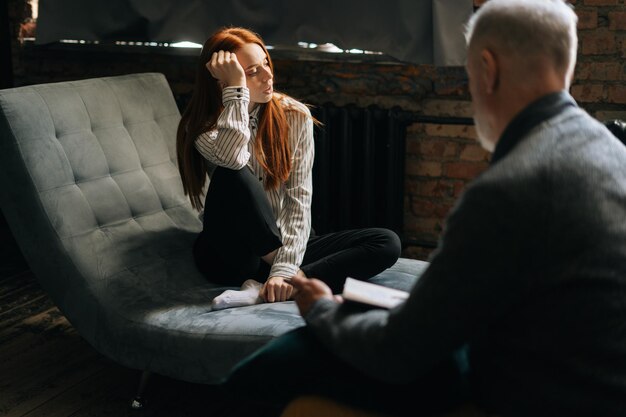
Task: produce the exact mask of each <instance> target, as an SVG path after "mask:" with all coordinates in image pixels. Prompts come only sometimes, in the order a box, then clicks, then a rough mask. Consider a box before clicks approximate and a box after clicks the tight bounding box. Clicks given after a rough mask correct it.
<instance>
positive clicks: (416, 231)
mask: <svg viewBox="0 0 626 417" xmlns="http://www.w3.org/2000/svg"><path fill="white" fill-rule="evenodd" d="M443 221H444V220H443V219H440V218H437V217H428V218H424V217H415V216H413V215H411V214H409V213H405V214H404V233H405V235H406V236H407V237H409V238H411V237H412V238H416V239H423V240H429V241H432V240H437V239H438V238H439V235H440V234H441V231H442V230H443Z"/></svg>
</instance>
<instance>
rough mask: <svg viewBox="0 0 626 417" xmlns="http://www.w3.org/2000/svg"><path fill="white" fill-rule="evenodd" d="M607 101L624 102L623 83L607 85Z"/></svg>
mask: <svg viewBox="0 0 626 417" xmlns="http://www.w3.org/2000/svg"><path fill="white" fill-rule="evenodd" d="M607 90H608V93H609V94H608V95H609V97H608V99H607V101H608V102H609V103H619V104H626V86H624V85H612V86H609V87H607Z"/></svg>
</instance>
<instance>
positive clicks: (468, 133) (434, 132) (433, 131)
mask: <svg viewBox="0 0 626 417" xmlns="http://www.w3.org/2000/svg"><path fill="white" fill-rule="evenodd" d="M426 134H427V135H428V136H439V137H446V138H464V139H476V138H477V136H476V129H474V126H469V125H438V124H431V123H428V124H426Z"/></svg>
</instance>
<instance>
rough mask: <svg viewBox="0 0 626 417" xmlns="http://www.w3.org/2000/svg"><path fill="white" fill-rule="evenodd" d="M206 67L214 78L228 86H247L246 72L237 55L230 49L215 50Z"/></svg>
mask: <svg viewBox="0 0 626 417" xmlns="http://www.w3.org/2000/svg"><path fill="white" fill-rule="evenodd" d="M206 67H207V69H208V70H209V72H210V73H211V75H212V76H213V78H215V79H217V80H218V81H220V82H221V83H222V84H224V86H226V87H245V86H246V73H245V71H244V70H243V68H242V66H241V64H240V63H239V61H238V60H237V55H235V54H234V53H232V52H228V51H219V52H213V55H212V56H211V60H210V61H209V62H207V63H206Z"/></svg>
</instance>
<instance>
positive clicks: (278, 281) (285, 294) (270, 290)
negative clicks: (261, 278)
mask: <svg viewBox="0 0 626 417" xmlns="http://www.w3.org/2000/svg"><path fill="white" fill-rule="evenodd" d="M292 294H293V286H292V285H291V284H288V283H287V282H285V279H284V278H283V277H270V278H269V279H268V280H267V281H266V282H265V284H264V285H263V288H261V291H260V292H259V296H260V297H261V298H262V299H263V300H265V302H267V303H273V302H277V301H287V300H289V299H290V298H291V295H292Z"/></svg>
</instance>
